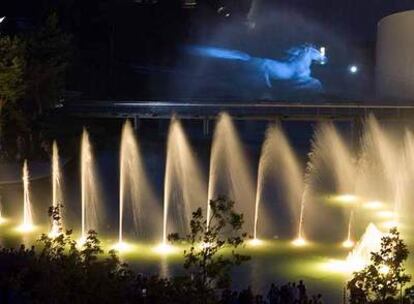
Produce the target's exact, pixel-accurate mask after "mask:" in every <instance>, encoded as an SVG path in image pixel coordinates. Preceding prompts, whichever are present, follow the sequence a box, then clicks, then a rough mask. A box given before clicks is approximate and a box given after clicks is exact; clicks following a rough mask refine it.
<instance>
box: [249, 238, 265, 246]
mask: <svg viewBox="0 0 414 304" xmlns="http://www.w3.org/2000/svg"><path fill="white" fill-rule="evenodd" d="M248 244H249V245H251V246H260V245H262V244H263V241H262V240H259V239H251V240H249V241H248Z"/></svg>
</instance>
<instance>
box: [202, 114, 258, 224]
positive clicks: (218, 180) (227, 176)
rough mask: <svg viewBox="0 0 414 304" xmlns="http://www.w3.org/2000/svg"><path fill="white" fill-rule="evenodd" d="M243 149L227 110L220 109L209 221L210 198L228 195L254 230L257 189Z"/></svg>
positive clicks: (209, 188) (216, 132)
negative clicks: (253, 211) (252, 215)
mask: <svg viewBox="0 0 414 304" xmlns="http://www.w3.org/2000/svg"><path fill="white" fill-rule="evenodd" d="M244 151H245V150H244V149H243V147H242V144H241V142H240V139H239V136H238V134H237V131H236V129H235V127H234V125H233V121H232V119H231V118H230V116H229V115H228V114H227V113H221V114H220V116H219V118H218V121H217V124H216V128H215V131H214V135H213V144H212V148H211V154H210V172H209V184H208V205H207V221H209V218H210V200H212V199H215V198H216V197H217V196H219V195H225V196H226V197H228V198H229V199H232V200H234V201H235V202H236V207H235V208H236V210H237V211H238V212H240V213H242V214H243V215H244V216H245V222H246V223H247V225H246V230H247V231H253V226H254V225H253V223H254V218H252V217H251V214H252V210H254V203H255V190H254V183H253V179H252V175H251V172H250V170H249V165H248V161H247V157H246V155H245V153H244ZM207 224H208V222H207Z"/></svg>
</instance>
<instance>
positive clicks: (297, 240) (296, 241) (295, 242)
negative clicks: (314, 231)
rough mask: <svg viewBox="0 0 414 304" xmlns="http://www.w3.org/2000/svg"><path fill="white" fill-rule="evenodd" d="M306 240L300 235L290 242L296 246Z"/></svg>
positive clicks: (302, 244)
mask: <svg viewBox="0 0 414 304" xmlns="http://www.w3.org/2000/svg"><path fill="white" fill-rule="evenodd" d="M306 243H307V242H306V240H305V239H304V238H302V237H298V238H297V239H295V240H294V241H293V242H292V244H293V245H294V246H296V247H303V246H305V245H306Z"/></svg>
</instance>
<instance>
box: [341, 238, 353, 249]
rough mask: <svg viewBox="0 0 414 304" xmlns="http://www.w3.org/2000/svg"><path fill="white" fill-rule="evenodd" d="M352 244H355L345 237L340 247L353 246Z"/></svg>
mask: <svg viewBox="0 0 414 304" xmlns="http://www.w3.org/2000/svg"><path fill="white" fill-rule="evenodd" d="M354 245H355V242H354V241H353V240H351V239H347V240H346V241H344V242H343V243H342V247H344V248H352V247H354Z"/></svg>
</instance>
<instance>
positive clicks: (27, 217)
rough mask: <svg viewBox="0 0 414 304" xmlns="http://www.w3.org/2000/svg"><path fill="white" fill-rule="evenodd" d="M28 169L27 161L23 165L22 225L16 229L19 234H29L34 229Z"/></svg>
mask: <svg viewBox="0 0 414 304" xmlns="http://www.w3.org/2000/svg"><path fill="white" fill-rule="evenodd" d="M29 178H30V177H29V169H28V167H27V160H25V161H24V164H23V175H22V182H23V223H22V224H21V225H20V226H19V227H18V230H19V231H21V232H30V231H32V230H33V229H34V225H33V217H32V206H31V202H30V180H29Z"/></svg>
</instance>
